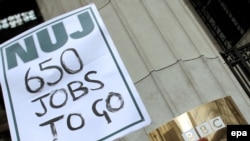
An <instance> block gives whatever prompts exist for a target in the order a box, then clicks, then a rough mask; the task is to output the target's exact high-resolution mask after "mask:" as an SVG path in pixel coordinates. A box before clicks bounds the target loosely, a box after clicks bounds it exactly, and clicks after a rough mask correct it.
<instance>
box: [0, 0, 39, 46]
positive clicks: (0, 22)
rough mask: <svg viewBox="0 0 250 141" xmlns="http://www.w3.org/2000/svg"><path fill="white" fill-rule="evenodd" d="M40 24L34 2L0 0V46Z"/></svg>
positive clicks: (26, 0) (37, 9)
mask: <svg viewBox="0 0 250 141" xmlns="http://www.w3.org/2000/svg"><path fill="white" fill-rule="evenodd" d="M42 22H43V18H42V16H41V13H40V10H39V7H38V6H37V3H36V1H35V0H25V2H24V1H20V0H0V44H1V43H3V42H5V41H7V40H9V39H10V38H12V37H14V36H16V35H18V34H20V33H22V32H24V31H26V30H27V29H30V28H32V27H34V26H36V25H38V24H40V23H42Z"/></svg>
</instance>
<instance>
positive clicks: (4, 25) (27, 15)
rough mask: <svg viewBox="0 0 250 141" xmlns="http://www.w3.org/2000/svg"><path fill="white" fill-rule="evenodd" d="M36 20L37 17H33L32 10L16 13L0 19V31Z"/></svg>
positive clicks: (33, 12)
mask: <svg viewBox="0 0 250 141" xmlns="http://www.w3.org/2000/svg"><path fill="white" fill-rule="evenodd" d="M36 19H37V17H36V15H35V11H34V10H30V11H26V12H22V13H17V14H14V15H11V16H8V17H6V18H3V19H0V31H1V30H3V29H9V28H16V27H18V26H21V25H23V24H25V23H28V22H31V21H34V20H36Z"/></svg>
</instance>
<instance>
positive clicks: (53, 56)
mask: <svg viewBox="0 0 250 141" xmlns="http://www.w3.org/2000/svg"><path fill="white" fill-rule="evenodd" d="M0 49H1V50H0V51H1V52H0V54H1V56H0V57H1V64H0V68H1V85H2V89H3V93H4V100H5V105H6V109H7V115H8V121H9V126H10V131H11V137H12V140H13V141H83V140H84V141H97V140H98V141H102V140H114V139H116V138H118V137H121V136H124V135H126V134H128V133H130V132H132V131H135V130H138V129H140V128H142V127H144V126H146V125H148V124H149V123H150V118H149V115H148V113H147V111H146V109H145V107H144V105H143V103H142V101H141V99H140V97H139V95H138V93H137V91H136V89H135V87H134V84H133V83H132V81H131V78H130V77H129V74H128V72H127V70H126V69H125V67H124V64H123V63H122V61H121V59H120V57H119V54H118V53H117V51H116V48H115V46H114V44H113V42H112V40H111V38H110V35H109V33H108V32H107V29H106V27H105V26H104V24H103V21H102V20H101V17H100V15H99V13H98V10H97V9H96V7H95V5H94V4H90V5H88V6H86V7H83V8H80V9H77V10H74V11H72V12H69V13H67V14H64V15H62V16H59V17H56V18H54V19H52V20H50V21H47V22H45V23H43V24H41V25H39V26H37V27H35V28H32V29H30V30H28V31H26V32H24V33H23V34H20V35H19V36H17V37H15V38H13V39H11V40H9V41H7V42H5V43H4V44H2V45H1V46H0Z"/></svg>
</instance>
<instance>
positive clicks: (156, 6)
mask: <svg viewBox="0 0 250 141" xmlns="http://www.w3.org/2000/svg"><path fill="white" fill-rule="evenodd" d="M92 2H93V3H95V4H96V6H97V7H98V10H99V12H100V14H101V16H102V18H103V20H104V23H105V24H106V26H107V28H108V30H109V33H110V34H111V37H112V39H113V41H114V43H115V45H116V47H117V49H118V52H119V53H120V55H121V57H122V59H123V61H124V63H125V65H126V67H127V69H128V71H129V73H130V75H131V78H132V80H133V82H134V84H135V86H136V88H137V90H138V92H139V94H140V96H141V98H142V100H143V102H144V104H145V106H146V108H147V111H148V112H149V114H150V117H151V119H152V123H151V124H150V125H149V126H147V127H145V128H143V129H141V130H138V131H135V132H134V133H131V134H129V135H127V136H125V137H123V138H121V139H119V140H121V141H147V140H149V138H148V134H149V133H150V132H151V131H153V130H155V129H156V128H158V127H159V126H161V125H162V124H164V123H166V122H168V121H169V120H171V119H173V118H175V117H176V116H178V115H180V114H182V113H184V112H186V111H188V110H190V109H192V108H194V107H196V106H198V105H201V104H204V103H207V102H210V101H213V100H216V99H219V98H222V97H225V96H231V97H232V98H233V100H234V101H235V103H236V104H237V106H238V107H239V109H240V111H241V112H242V113H243V115H244V116H245V118H246V120H247V121H248V122H249V121H250V114H249V111H250V100H249V96H248V94H247V92H246V91H245V90H244V88H243V87H242V85H241V83H240V82H239V81H238V79H237V78H236V77H235V74H234V73H233V72H232V70H231V69H230V67H229V66H228V65H227V62H226V61H225V60H224V59H223V57H222V56H221V52H222V49H221V44H220V43H218V41H216V39H215V38H214V37H213V34H212V33H211V32H210V31H209V29H208V28H207V26H206V24H204V22H203V20H202V18H201V17H200V15H199V13H197V11H196V9H195V8H194V6H193V4H192V3H191V0H70V1H69V0H57V1H51V0H37V3H38V6H39V7H40V11H41V13H42V15H43V18H44V20H45V21H46V20H49V19H51V18H53V17H56V16H58V15H60V14H63V13H66V12H69V11H71V10H74V9H77V8H80V7H82V6H84V5H87V4H89V3H92ZM244 35H245V34H244ZM247 40H248V37H245V38H244V40H243V39H242V40H241V42H242V44H247ZM244 41H245V42H246V43H244Z"/></svg>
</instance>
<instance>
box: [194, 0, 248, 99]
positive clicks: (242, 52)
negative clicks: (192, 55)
mask: <svg viewBox="0 0 250 141" xmlns="http://www.w3.org/2000/svg"><path fill="white" fill-rule="evenodd" d="M190 2H191V4H192V6H193V7H194V9H195V10H196V11H197V13H198V14H199V16H200V17H201V19H202V21H203V22H204V24H205V25H206V26H207V28H208V30H209V31H210V32H211V34H212V35H213V36H214V38H215V40H216V41H217V42H218V44H219V45H220V47H221V50H222V52H221V55H222V57H223V58H224V59H225V62H226V63H227V64H228V66H229V68H230V69H231V70H232V72H233V73H234V75H235V77H236V78H237V79H238V81H239V82H240V84H241V85H242V87H243V89H244V90H245V91H246V93H247V94H248V96H249V97H250V39H249V40H248V41H249V42H248V43H246V44H245V45H242V46H237V43H239V41H240V40H241V39H242V38H243V36H244V35H245V34H250V32H247V31H249V27H250V15H249V13H250V0H240V1H239V0H190Z"/></svg>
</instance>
